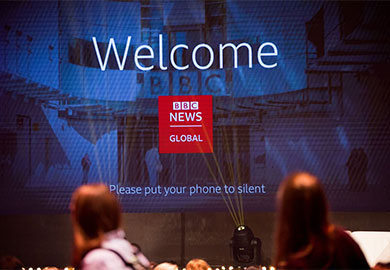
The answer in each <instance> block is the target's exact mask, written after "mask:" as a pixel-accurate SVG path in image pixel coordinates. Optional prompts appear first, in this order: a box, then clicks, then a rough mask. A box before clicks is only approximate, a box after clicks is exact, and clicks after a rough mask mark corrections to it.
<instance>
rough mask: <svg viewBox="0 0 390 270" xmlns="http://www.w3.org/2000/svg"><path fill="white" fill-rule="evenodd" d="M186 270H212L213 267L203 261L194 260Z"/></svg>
mask: <svg viewBox="0 0 390 270" xmlns="http://www.w3.org/2000/svg"><path fill="white" fill-rule="evenodd" d="M186 270H211V267H210V265H209V264H208V263H207V262H206V261H204V260H202V259H192V260H191V261H189V262H188V263H187V265H186Z"/></svg>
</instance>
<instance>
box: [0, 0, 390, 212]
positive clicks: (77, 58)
mask: <svg viewBox="0 0 390 270" xmlns="http://www.w3.org/2000/svg"><path fill="white" fill-rule="evenodd" d="M0 8H1V9H0V10H1V11H0V12H1V16H0V27H1V28H0V41H1V42H0V53H1V55H0V61H1V64H0V123H1V126H0V177H1V179H0V186H1V189H0V212H1V213H4V214H6V213H38V212H45V213H47V212H48V213H61V212H66V211H68V208H69V202H70V197H71V194H72V192H73V191H74V190H75V189H76V188H77V187H78V186H80V185H81V184H83V183H92V182H103V183H106V184H108V185H111V189H112V190H113V192H116V193H118V197H119V198H120V200H121V202H122V206H123V210H124V211H126V212H159V211H163V212H165V211H231V212H233V213H235V212H242V211H244V210H245V211H272V210H274V209H275V194H276V191H277V188H278V185H279V183H280V182H281V181H282V179H283V177H284V176H286V175H287V174H288V173H289V172H293V171H301V170H304V171H309V172H311V173H313V174H315V175H317V176H318V177H319V178H320V179H321V181H322V183H323V185H324V187H325V190H326V192H327V195H328V198H329V202H330V207H331V209H333V210H337V211H389V210H390V196H388V195H389V188H390V184H389V183H390V181H389V179H390V168H389V164H390V155H389V150H390V141H389V138H390V125H389V120H388V119H389V115H390V109H389V108H390V106H389V104H390V94H389V89H390V81H389V78H390V76H389V75H390V74H389V70H390V65H389V59H390V46H389V45H390V35H389V34H388V29H387V28H388V25H389V16H388V11H389V4H388V3H385V2H373V1H360V2H358V3H355V2H353V3H352V2H322V1H315V2H314V1H309V2H302V1H298V2H294V1H288V2H277V1H231V0H221V1H203V0H191V1H169V0H166V1H162V0H161V1H157V0H140V1H129V2H126V1H81V2H77V1H54V2H53V1H50V2H43V1H25V2H17V1H16V2H1V3H0ZM129 37H131V39H130V40H129ZM93 38H95V39H96V44H94V42H93ZM110 39H112V40H111V41H110ZM112 42H113V43H115V44H114V46H115V48H116V53H115V52H114V49H113V47H112V46H113V43H112ZM265 43H272V44H274V45H275V47H276V51H275V48H273V47H272V46H266V47H264V48H263V51H261V52H262V53H274V55H273V56H262V57H260V60H259V50H260V48H261V46H262V44H265ZM180 44H185V45H186V46H187V47H186V48H183V47H182V48H180V49H177V50H176V52H175V53H174V54H173V55H172V54H171V51H172V49H173V48H174V47H175V46H177V45H180ZM199 44H207V45H208V46H209V47H210V48H211V49H210V50H212V55H213V59H211V56H210V54H211V53H210V51H208V49H207V48H205V47H203V48H201V49H199V50H198V53H197V54H195V56H194V54H193V52H194V50H195V48H196V46H198V45H199ZM224 44H232V45H234V46H240V44H241V45H242V44H246V45H242V46H241V47H239V48H238V47H236V49H237V51H236V54H235V53H234V50H233V49H232V47H228V48H225V49H224V50H223V54H222V53H221V50H220V46H223V45H224ZM96 46H97V47H96ZM110 46H111V49H110V51H109V48H110ZM140 46H149V48H151V50H152V51H153V54H154V55H153V57H150V58H148V59H140V60H139V63H138V64H139V65H140V66H141V68H139V66H138V65H137V63H136V60H135V55H136V53H137V49H138V48H139V47H140ZM97 49H98V52H97ZM108 51H109V53H108ZM98 53H99V54H100V56H101V58H102V59H101V61H102V63H103V62H104V63H105V67H104V71H103V70H102V68H101V67H102V66H101V63H99V59H98ZM106 55H107V59H105V56H106ZM139 55H143V56H145V55H150V51H148V50H147V49H144V50H142V51H141V52H139ZM116 56H117V57H116ZM235 58H236V60H237V61H236V63H235ZM118 59H119V62H118ZM221 59H222V60H221ZM172 60H173V61H174V63H175V64H176V66H179V67H184V66H186V65H188V68H187V69H185V70H179V69H178V68H177V67H175V65H174V64H172ZM211 60H213V61H211ZM194 61H195V62H196V63H197V64H198V65H200V66H202V67H204V66H206V65H208V63H210V61H211V64H210V66H209V67H208V68H206V69H199V68H198V67H197V65H196V64H194ZM221 61H222V62H223V65H222V64H221ZM121 65H122V67H121ZM271 66H272V67H271ZM144 67H151V69H150V70H147V71H144V70H142V68H144ZM166 95H173V96H175V95H178V96H182V95H212V96H213V138H214V139H213V145H214V152H213V153H211V154H210V153H209V154H201V153H187V154H159V153H158V151H156V149H158V142H159V137H158V134H159V126H158V120H159V118H158V97H159V96H166ZM218 186H219V187H221V190H222V192H220V193H218V192H216V191H215V188H216V187H218ZM121 187H122V189H120V188H121ZM213 187H214V189H213ZM229 187H232V188H231V190H233V192H229ZM137 188H139V189H138V190H139V193H137V192H136V190H137ZM191 188H193V190H195V192H192V193H191ZM196 188H197V189H196ZM225 190H226V191H225Z"/></svg>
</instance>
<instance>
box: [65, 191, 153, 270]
mask: <svg viewBox="0 0 390 270" xmlns="http://www.w3.org/2000/svg"><path fill="white" fill-rule="evenodd" d="M70 209H71V217H72V225H73V236H74V243H73V246H74V247H73V266H74V267H75V268H76V269H83V270H89V269H91V270H92V269H93V270H108V269H115V270H122V269H133V270H145V269H148V268H149V261H148V260H147V259H146V257H145V256H144V255H143V254H142V253H141V252H140V251H139V249H137V248H136V247H135V246H133V245H131V244H130V243H129V242H128V241H127V240H126V239H125V233H124V231H123V230H122V229H121V210H120V205H119V202H118V200H117V198H116V197H115V195H114V194H112V193H111V192H110V191H109V189H108V188H107V186H105V185H103V184H90V185H83V186H81V187H79V188H78V189H77V190H76V191H75V192H74V193H73V196H72V201H71V205H70Z"/></svg>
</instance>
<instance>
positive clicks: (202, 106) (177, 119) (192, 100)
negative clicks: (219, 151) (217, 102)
mask: <svg viewBox="0 0 390 270" xmlns="http://www.w3.org/2000/svg"><path fill="white" fill-rule="evenodd" d="M158 117H159V118H158V119H159V150H160V153H212V152H213V97H212V96H159V97H158Z"/></svg>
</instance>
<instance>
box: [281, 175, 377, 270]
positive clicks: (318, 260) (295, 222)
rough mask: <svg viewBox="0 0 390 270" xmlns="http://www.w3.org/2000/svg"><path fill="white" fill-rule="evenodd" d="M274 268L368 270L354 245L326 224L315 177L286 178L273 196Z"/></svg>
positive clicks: (323, 202)
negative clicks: (275, 212)
mask: <svg viewBox="0 0 390 270" xmlns="http://www.w3.org/2000/svg"><path fill="white" fill-rule="evenodd" d="M277 201H278V221H277V231H276V245H275V246H276V260H275V261H276V262H275V263H276V266H277V267H278V268H282V269H283V268H284V269H369V268H370V267H369V266H368V263H367V261H366V258H365V257H364V255H363V253H362V251H361V249H360V247H359V246H358V244H357V243H356V242H355V241H354V240H353V239H352V238H351V237H350V236H349V235H348V234H347V233H346V232H345V231H344V230H342V229H341V228H339V227H337V226H335V225H333V224H332V223H330V222H329V217H328V204H327V200H326V196H325V192H324V190H323V188H322V185H321V184H320V182H319V180H318V179H317V177H315V176H314V175H311V174H309V173H306V172H298V173H293V174H290V175H288V176H287V177H286V178H285V180H284V181H283V182H282V184H281V185H280V186H279V190H278V193H277Z"/></svg>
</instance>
